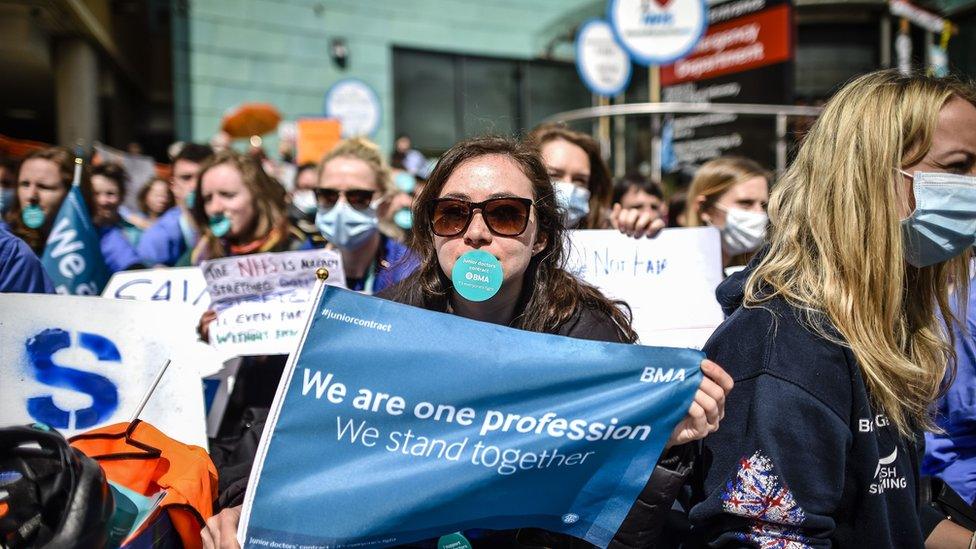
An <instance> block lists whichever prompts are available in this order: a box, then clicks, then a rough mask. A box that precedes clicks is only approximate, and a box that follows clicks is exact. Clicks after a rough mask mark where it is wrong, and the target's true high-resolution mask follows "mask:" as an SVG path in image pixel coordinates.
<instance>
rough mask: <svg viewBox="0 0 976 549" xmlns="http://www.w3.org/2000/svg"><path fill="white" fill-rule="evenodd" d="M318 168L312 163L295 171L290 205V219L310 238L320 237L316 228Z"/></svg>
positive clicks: (303, 165)
mask: <svg viewBox="0 0 976 549" xmlns="http://www.w3.org/2000/svg"><path fill="white" fill-rule="evenodd" d="M318 178H319V174H318V166H316V165H315V164H314V163H312V162H308V163H305V164H302V165H301V166H299V167H298V168H297V169H296V170H295V185H294V189H293V190H292V191H291V196H290V201H289V204H288V219H290V220H291V222H292V223H293V224H294V225H295V226H296V227H298V229H299V230H300V231H302V232H303V233H305V235H306V236H308V237H309V238H315V237H317V236H318V234H319V231H318V229H317V228H316V227H315V213H316V212H317V211H318V202H316V200H315V187H316V185H318Z"/></svg>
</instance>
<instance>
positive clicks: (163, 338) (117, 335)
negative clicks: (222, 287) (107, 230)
mask: <svg viewBox="0 0 976 549" xmlns="http://www.w3.org/2000/svg"><path fill="white" fill-rule="evenodd" d="M197 319H199V315H198V314H197V313H196V312H194V311H193V309H192V308H189V307H186V306H184V305H177V304H172V303H150V302H139V301H134V300H128V301H123V300H115V299H92V298H84V297H72V296H51V295H22V294H0V379H2V380H3V391H4V397H3V398H2V399H0V424H3V425H12V424H17V423H32V422H35V421H38V422H41V423H46V424H48V425H50V426H51V427H54V428H55V429H57V430H58V431H60V432H62V433H63V434H64V435H66V436H73V435H76V434H78V433H82V432H84V431H87V430H89V429H94V428H97V427H102V426H104V425H109V424H112V423H118V422H121V421H129V419H130V418H131V415H132V414H133V412H134V411H135V409H136V407H137V406H138V405H139V402H140V400H141V398H142V396H143V395H144V394H145V393H146V391H147V389H148V387H149V386H150V385H151V383H152V381H153V379H154V378H155V376H156V374H157V372H158V371H159V368H160V367H161V366H162V365H163V362H165V360H166V359H167V358H169V359H172V363H171V364H170V366H169V369H168V370H167V371H166V374H165V375H164V376H163V378H162V380H161V381H160V383H159V386H158V387H157V388H156V391H155V392H154V393H153V396H152V398H151V399H150V400H149V403H148V404H147V405H146V408H145V410H144V411H143V412H142V414H141V415H140V419H143V420H145V421H148V422H150V423H152V424H153V425H155V426H156V427H157V428H159V430H161V431H162V432H164V433H166V434H167V435H169V436H170V437H173V438H175V439H177V440H179V441H181V442H185V443H187V444H196V445H198V446H202V447H204V448H206V447H207V437H206V431H205V427H206V424H205V419H204V411H203V394H202V391H201V390H200V372H199V370H198V369H197V366H196V365H197V363H198V361H199V356H197V355H196V353H194V352H193V349H194V347H193V346H192V345H187V342H192V341H194V340H196V334H195V333H194V326H195V325H196V321H197Z"/></svg>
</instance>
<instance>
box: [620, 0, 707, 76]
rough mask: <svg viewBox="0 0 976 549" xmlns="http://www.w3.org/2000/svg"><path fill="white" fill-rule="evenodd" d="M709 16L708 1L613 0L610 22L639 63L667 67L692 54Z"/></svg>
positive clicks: (625, 47)
mask: <svg viewBox="0 0 976 549" xmlns="http://www.w3.org/2000/svg"><path fill="white" fill-rule="evenodd" d="M707 14H708V9H707V7H706V6H705V0H610V7H609V10H608V13H607V19H608V20H609V21H610V25H611V27H612V28H613V31H614V34H615V35H616V37H617V41H618V42H620V45H622V46H623V47H624V49H625V50H627V51H628V52H629V53H630V55H631V57H633V58H634V60H635V61H637V62H638V63H641V64H642V65H667V64H670V63H673V62H675V61H677V60H678V59H681V58H682V57H684V56H686V55H688V54H689V53H691V50H692V49H693V48H694V47H695V44H697V43H698V40H699V39H701V37H702V34H704V32H705V27H706V26H707V25H708V15H707Z"/></svg>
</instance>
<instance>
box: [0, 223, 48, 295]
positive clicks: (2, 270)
mask: <svg viewBox="0 0 976 549" xmlns="http://www.w3.org/2000/svg"><path fill="white" fill-rule="evenodd" d="M0 293H26V294H53V293H54V284H52V283H51V279H50V278H48V276H47V273H45V272H44V267H42V266H41V261H40V260H39V259H37V256H36V255H34V252H32V251H31V249H30V247H29V246H27V244H26V243H25V242H24V241H23V240H21V239H19V238H17V237H16V236H14V235H13V234H11V233H10V231H8V230H7V229H5V228H0Z"/></svg>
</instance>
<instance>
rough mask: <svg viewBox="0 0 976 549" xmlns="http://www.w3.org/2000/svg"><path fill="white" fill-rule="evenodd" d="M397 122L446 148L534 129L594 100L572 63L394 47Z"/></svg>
mask: <svg viewBox="0 0 976 549" xmlns="http://www.w3.org/2000/svg"><path fill="white" fill-rule="evenodd" d="M393 88H394V90H393V100H394V106H393V111H394V128H395V133H396V134H398V135H399V134H407V135H409V136H410V137H411V140H412V141H413V144H414V146H415V147H417V148H418V149H420V150H422V151H424V152H425V153H428V154H439V153H441V152H443V151H445V150H447V149H448V148H450V147H451V145H453V144H454V143H456V142H457V141H460V140H461V139H465V138H468V137H473V136H478V135H485V134H499V135H518V134H520V133H523V132H528V131H529V130H531V129H532V128H533V127H534V126H535V125H537V124H538V123H540V122H541V121H542V120H543V119H545V118H546V117H548V116H550V115H552V114H555V113H557V112H561V111H566V110H570V109H578V108H583V107H588V106H590V101H591V99H590V94H589V92H588V91H587V90H586V88H585V87H584V86H583V84H582V82H580V80H579V77H578V76H577V74H576V68H575V67H574V66H573V65H572V64H571V63H559V62H554V61H522V60H514V59H501V58H493V57H480V56H470V55H454V54H445V53H437V52H427V51H418V50H411V49H403V48H394V50H393Z"/></svg>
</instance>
